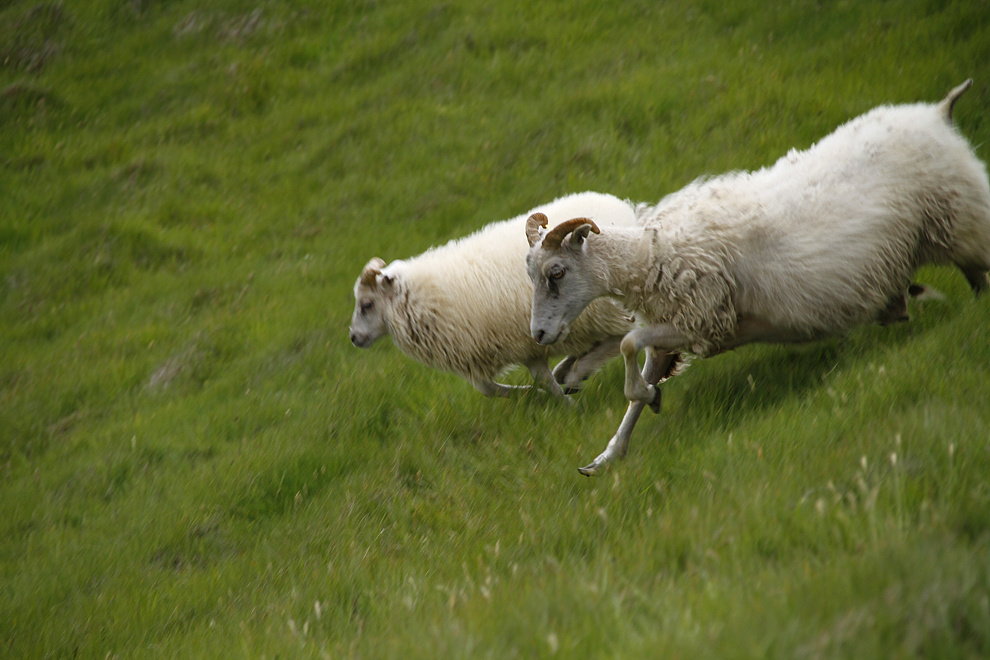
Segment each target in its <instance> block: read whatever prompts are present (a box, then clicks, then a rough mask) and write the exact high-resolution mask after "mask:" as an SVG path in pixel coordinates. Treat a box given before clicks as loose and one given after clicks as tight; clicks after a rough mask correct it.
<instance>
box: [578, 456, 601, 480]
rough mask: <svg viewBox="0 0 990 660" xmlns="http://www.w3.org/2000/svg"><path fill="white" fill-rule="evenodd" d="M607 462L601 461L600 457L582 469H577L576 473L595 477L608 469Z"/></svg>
mask: <svg viewBox="0 0 990 660" xmlns="http://www.w3.org/2000/svg"><path fill="white" fill-rule="evenodd" d="M608 463H609V462H608V460H607V459H603V458H602V457H601V456H599V457H598V458H596V459H595V460H594V461H593V462H592V463H591V464H590V465H585V466H584V467H579V468H578V472H580V473H581V474H583V475H584V476H586V477H596V476H598V475H599V474H601V473H602V472H604V471H605V469H606V468H607V467H608Z"/></svg>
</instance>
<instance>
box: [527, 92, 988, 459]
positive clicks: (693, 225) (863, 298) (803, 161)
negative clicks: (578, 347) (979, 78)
mask: <svg viewBox="0 0 990 660" xmlns="http://www.w3.org/2000/svg"><path fill="white" fill-rule="evenodd" d="M971 84H972V81H971V80H968V81H966V82H965V83H963V84H962V85H960V86H959V87H956V88H955V89H953V90H952V91H951V92H950V93H949V95H948V96H947V97H946V98H945V99H944V100H943V101H942V102H941V103H938V104H922V103H918V104H912V105H901V106H882V107H879V108H876V109H874V110H872V111H870V112H868V113H867V114H865V115H863V116H861V117H858V118H856V119H853V120H851V121H849V122H848V123H846V124H844V125H843V126H841V127H839V128H838V129H837V130H836V131H835V132H833V133H832V134H831V135H829V136H827V137H825V138H824V139H822V140H821V141H819V142H818V143H817V144H816V145H814V146H812V147H811V148H809V149H807V150H806V151H795V150H792V151H791V152H789V153H788V154H787V155H786V156H784V157H783V158H781V159H780V160H779V161H777V163H776V164H774V165H773V166H772V167H769V168H764V169H761V170H759V171H756V172H735V173H730V174H726V175H723V176H718V177H715V178H711V179H701V180H698V181H695V182H694V183H692V184H690V185H688V186H687V187H686V188H684V189H683V190H681V191H679V192H677V193H674V194H672V195H669V196H668V197H666V198H664V199H663V200H661V202H660V203H659V204H658V205H656V206H654V207H649V206H642V207H639V208H638V214H639V216H640V220H641V221H642V226H640V227H634V228H621V229H620V228H615V229H606V228H599V227H598V226H597V225H596V223H594V222H592V221H590V220H588V219H587V218H577V219H572V220H570V221H568V222H565V223H563V224H561V225H558V226H556V227H554V228H553V229H552V230H550V231H549V232H544V231H543V229H542V228H543V227H546V226H547V224H548V219H547V218H544V217H542V216H539V215H534V216H532V217H531V218H530V220H529V221H528V223H527V228H526V234H527V237H528V239H529V242H530V246H531V249H530V251H529V254H528V255H527V264H528V265H527V268H528V271H529V275H530V278H531V279H532V282H533V308H532V318H531V328H530V329H531V333H532V335H533V337H534V338H535V339H536V340H537V341H539V342H540V343H541V344H543V345H552V344H553V343H554V342H557V341H561V340H563V339H565V337H566V336H567V334H568V331H569V328H570V323H571V321H572V319H574V318H575V317H577V315H578V314H579V313H580V312H581V310H582V309H584V307H585V306H586V305H588V304H589V303H591V302H592V301H593V300H596V299H598V298H602V297H605V296H610V297H612V298H614V299H616V300H618V301H619V302H621V304H622V305H623V306H624V307H625V308H626V309H628V310H630V311H634V312H635V313H636V315H637V318H638V319H639V320H640V321H641V322H642V323H643V324H644V325H643V327H639V328H636V329H634V330H632V331H631V332H629V334H627V335H626V337H625V338H624V339H623V340H622V343H621V352H622V355H623V357H624V359H625V364H626V377H625V394H626V398H628V399H629V400H630V401H631V404H630V406H629V408H628V410H627V413H626V417H625V418H624V419H623V421H622V424H621V425H620V427H619V429H618V431H617V432H616V434H615V435H614V436H613V437H612V439H611V441H610V442H609V443H608V446H607V447H606V449H605V451H604V452H602V454H600V455H599V456H598V457H597V458H596V459H595V460H594V461H593V462H592V463H591V464H590V465H588V466H587V467H584V468H581V469H580V471H581V472H582V474H586V475H591V474H595V473H597V472H599V471H600V470H601V469H602V468H604V467H605V466H606V465H608V464H609V463H610V462H612V461H614V460H616V459H618V458H621V457H622V456H624V455H625V452H626V449H627V447H628V442H629V437H630V434H631V433H632V429H633V427H634V426H635V424H636V420H637V418H638V417H639V414H640V412H641V411H642V409H643V407H644V406H645V405H650V406H651V407H653V408H654V410H655V411H656V410H659V396H660V392H659V389H658V388H657V387H656V386H655V383H657V381H658V379H659V378H660V377H661V376H662V375H663V374H664V373H666V371H667V370H668V369H669V363H670V362H671V360H673V359H675V358H676V356H677V355H678V354H679V353H682V352H684V353H689V354H694V355H696V356H699V357H708V356H713V355H717V354H718V353H721V352H723V351H727V350H731V349H734V348H736V347H738V346H742V345H744V344H747V343H750V342H803V341H811V340H815V339H818V338H822V337H826V336H829V335H836V334H841V333H844V332H846V331H848V330H850V329H851V328H853V327H855V326H857V325H860V324H865V323H871V322H875V321H880V322H889V321H893V320H898V319H901V318H905V317H906V306H905V296H906V293H914V292H916V289H914V288H913V287H914V286H915V285H911V284H910V278H911V276H912V274H913V273H914V271H915V270H916V269H917V268H918V267H919V266H921V265H923V264H928V263H952V264H955V265H956V266H958V267H959V269H960V270H961V271H962V273H963V275H964V276H965V277H966V279H967V281H968V282H969V285H970V287H971V288H972V289H973V291H974V292H975V293H980V292H981V291H983V290H984V289H986V287H987V285H988V282H987V271H988V269H990V184H988V180H987V170H986V167H985V166H984V164H983V163H982V162H981V161H980V160H979V159H978V158H977V157H976V155H975V153H974V151H973V149H972V147H971V146H970V145H969V143H968V142H967V141H966V139H965V138H963V137H962V136H961V135H960V133H959V132H958V131H957V130H956V129H955V127H954V126H953V124H952V108H953V105H954V104H955V102H956V100H957V99H958V98H959V96H961V95H962V93H963V92H965V91H966V90H967V89H969V87H970V85H971ZM644 348H645V349H646V355H647V358H646V364H645V367H644V369H643V371H642V374H641V373H640V371H639V366H638V364H637V355H638V353H639V351H640V350H642V349H644Z"/></svg>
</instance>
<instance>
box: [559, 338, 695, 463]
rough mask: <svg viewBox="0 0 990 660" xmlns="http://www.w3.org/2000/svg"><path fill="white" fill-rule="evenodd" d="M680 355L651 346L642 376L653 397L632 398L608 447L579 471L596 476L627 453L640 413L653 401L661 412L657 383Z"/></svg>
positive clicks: (667, 373)
mask: <svg viewBox="0 0 990 660" xmlns="http://www.w3.org/2000/svg"><path fill="white" fill-rule="evenodd" d="M643 329H645V328H643ZM635 359H636V356H635V354H634V355H633V360H634V361H635ZM678 359H679V356H678V354H677V353H663V352H659V351H655V350H653V348H651V347H648V348H647V350H646V363H645V364H644V365H643V373H642V378H643V379H644V381H645V382H646V383H648V387H649V388H650V390H651V392H652V395H651V397H650V400H649V401H648V402H647V401H630V402H629V406H628V407H627V408H626V414H625V415H623V416H622V422H621V423H620V424H619V428H618V429H617V430H616V432H615V435H613V436H612V439H611V440H609V441H608V446H607V447H605V451H603V452H602V453H601V454H599V455H598V457H597V458H596V459H595V460H593V461H592V462H591V464H589V465H586V466H584V467H580V468H578V472H580V473H581V474H583V475H584V476H586V477H592V476H595V475H596V474H598V473H599V472H601V471H602V470H604V469H605V468H606V467H607V466H608V465H609V463H612V462H613V461H617V460H619V459H621V458H622V457H624V456H625V455H626V450H627V449H628V448H629V438H630V437H632V432H633V429H634V428H636V422H637V421H639V416H640V415H641V414H642V413H643V408H645V407H646V406H647V405H649V406H650V407H651V408H652V409H653V412H660V389H659V388H657V387H656V384H657V383H659V382H660V381H661V380H663V379H664V378H665V377H667V376H669V375H670V374H671V373H672V372H673V370H674V368H675V366H676V364H675V363H676V362H677V360H678ZM633 371H635V372H636V374H637V375H639V369H638V365H636V366H635V367H634V369H633ZM627 373H628V372H627Z"/></svg>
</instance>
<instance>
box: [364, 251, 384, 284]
mask: <svg viewBox="0 0 990 660" xmlns="http://www.w3.org/2000/svg"><path fill="white" fill-rule="evenodd" d="M384 267H385V260H384V259H380V258H379V257H375V258H373V259H372V260H371V261H369V262H368V263H366V264H365V265H364V270H362V271H361V278H360V280H361V284H364V285H365V286H371V287H373V286H375V284H376V283H377V280H378V276H379V275H381V274H382V268H384Z"/></svg>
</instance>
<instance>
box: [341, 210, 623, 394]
mask: <svg viewBox="0 0 990 660" xmlns="http://www.w3.org/2000/svg"><path fill="white" fill-rule="evenodd" d="M534 212H541V213H544V214H546V215H547V216H549V217H550V218H551V219H553V220H554V221H561V220H566V219H568V218H572V217H574V216H575V215H576V214H581V215H590V216H591V217H593V218H594V219H595V221H596V222H598V223H599V224H600V225H601V226H603V227H622V226H632V225H634V224H635V223H636V217H635V212H634V209H633V207H632V206H631V205H630V204H629V203H628V202H625V201H622V200H620V199H618V198H617V197H613V196H612V195H605V194H600V193H592V192H586V193H579V194H574V195H569V196H567V197H562V198H560V199H557V200H554V201H553V202H551V203H549V204H544V205H542V206H539V207H537V208H535V209H533V210H532V211H530V212H529V213H525V214H523V215H520V216H518V217H516V218H513V219H511V220H504V221H501V222H495V223H492V224H490V225H488V226H486V227H484V228H482V229H480V230H479V231H477V232H475V233H474V234H471V235H470V236H466V237H464V238H461V239H458V240H454V241H451V242H450V243H447V244H446V245H442V246H439V247H435V248H432V249H430V250H428V251H427V252H425V253H423V254H421V255H419V256H416V257H412V258H409V259H406V260H399V261H393V262H392V263H391V264H388V265H386V263H385V261H383V260H382V259H379V258H374V259H372V260H371V261H369V262H368V264H367V265H366V266H365V267H364V269H363V271H362V272H361V275H360V276H359V277H358V279H357V282H356V283H355V284H354V299H355V307H354V315H353V317H352V319H351V328H350V333H351V342H352V343H353V344H354V345H355V346H357V347H359V348H367V347H369V346H371V345H372V344H373V343H374V342H375V341H377V340H378V339H379V338H381V337H384V336H385V335H391V336H392V340H393V341H394V342H395V345H396V346H397V347H398V348H399V350H401V351H402V352H403V353H405V354H406V355H408V356H409V357H411V358H413V359H415V360H418V361H420V362H422V363H424V364H427V365H429V366H431V367H434V368H437V369H442V370H446V371H451V372H453V373H455V374H458V375H460V376H462V377H463V378H465V379H466V380H468V381H469V382H470V383H471V384H472V385H474V386H475V388H477V389H478V391H479V392H481V393H482V394H484V395H485V396H509V395H510V394H511V393H512V392H513V391H515V390H517V389H522V388H518V387H511V386H508V385H503V384H501V383H497V382H495V380H494V379H495V378H496V376H498V375H499V374H500V373H501V372H503V371H505V370H506V369H507V368H509V367H511V366H513V365H524V366H526V367H527V368H528V369H529V371H530V373H531V374H532V375H533V378H534V379H535V380H536V382H537V383H539V384H540V385H542V386H543V387H544V388H545V389H546V390H547V391H549V392H551V393H552V394H553V395H555V396H556V397H558V398H561V399H566V394H565V392H564V390H565V389H567V390H570V389H575V388H577V387H578V386H579V385H580V384H581V382H582V381H583V380H584V379H586V378H587V377H588V376H590V375H591V374H592V373H594V372H595V371H596V370H597V369H598V368H599V367H600V366H601V365H602V364H604V363H605V362H606V361H607V360H608V359H610V358H612V357H615V356H617V355H618V352H619V342H620V341H621V340H622V337H623V336H624V335H625V334H626V332H628V331H629V330H630V329H631V328H632V318H631V317H630V316H629V315H628V314H627V313H625V312H623V311H622V310H620V309H619V308H618V307H617V306H616V305H614V304H613V303H612V302H610V301H607V300H600V301H597V302H595V303H593V304H591V305H590V306H589V308H588V309H587V310H586V311H585V312H584V313H583V314H581V315H580V317H578V318H577V319H576V320H575V321H574V324H573V328H572V330H571V333H570V335H569V337H568V338H567V339H566V340H564V341H561V342H560V343H558V344H555V345H554V346H542V345H540V344H539V343H537V342H536V341H535V340H534V339H533V338H532V337H530V334H529V316H530V315H529V312H530V300H531V297H532V296H531V293H532V285H531V284H530V282H529V278H528V277H527V275H526V251H527V249H528V246H527V244H526V239H525V236H524V233H523V228H524V227H525V224H526V219H527V217H528V216H529V215H531V214H532V213H534ZM560 355H565V356H568V357H565V358H564V359H563V360H562V361H561V362H560V363H559V364H558V365H557V367H556V368H555V369H554V370H553V372H551V370H550V367H549V363H548V358H550V357H552V356H560ZM562 385H563V387H561V386H562Z"/></svg>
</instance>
